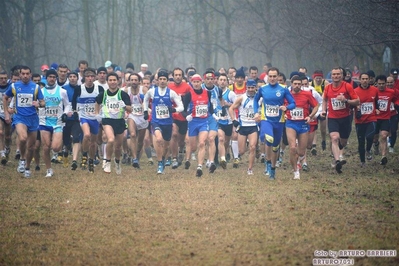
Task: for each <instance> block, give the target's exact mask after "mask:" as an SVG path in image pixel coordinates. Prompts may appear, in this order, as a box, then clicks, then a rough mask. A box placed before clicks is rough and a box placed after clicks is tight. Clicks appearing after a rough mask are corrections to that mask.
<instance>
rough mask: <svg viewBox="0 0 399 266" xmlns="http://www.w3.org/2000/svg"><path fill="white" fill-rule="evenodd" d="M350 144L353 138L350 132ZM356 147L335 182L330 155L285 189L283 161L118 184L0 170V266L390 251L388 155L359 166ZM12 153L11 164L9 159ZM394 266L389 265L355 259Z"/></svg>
mask: <svg viewBox="0 0 399 266" xmlns="http://www.w3.org/2000/svg"><path fill="white" fill-rule="evenodd" d="M352 135H354V134H353V133H352ZM356 151H357V143H356V141H355V140H351V144H350V146H349V147H348V149H347V151H346V156H347V160H348V164H347V165H345V166H344V168H343V171H344V173H343V174H341V175H338V174H336V173H335V171H334V170H333V169H332V168H331V166H330V162H331V158H330V157H329V153H324V154H320V153H319V155H318V156H316V157H309V159H308V163H309V165H310V167H311V170H310V172H308V173H304V172H302V173H301V180H293V179H292V178H293V173H292V172H291V170H290V168H289V167H288V165H287V162H288V156H287V155H288V154H286V155H285V158H284V159H285V162H284V165H283V167H281V168H279V169H277V176H276V178H277V180H275V181H269V180H268V178H267V177H266V176H264V175H263V174H262V172H263V168H264V167H263V165H262V164H260V163H257V165H256V167H255V169H254V173H255V175H254V176H251V177H248V176H247V175H246V166H245V163H246V159H245V158H246V157H244V160H243V161H244V164H242V165H241V166H240V168H239V169H232V165H231V164H230V165H228V169H227V170H225V171H224V170H222V169H217V170H216V172H215V173H214V174H213V175H210V174H209V173H208V172H207V171H205V174H204V176H203V178H201V179H198V178H196V177H195V167H193V165H192V167H191V169H189V170H184V169H183V168H182V167H180V168H178V169H176V170H173V169H171V168H167V169H166V171H165V172H166V174H165V175H160V176H157V175H156V166H155V165H154V166H147V165H145V161H146V160H143V162H142V169H140V170H136V169H133V168H132V167H131V166H126V165H124V166H123V169H122V175H120V176H117V175H115V174H110V175H107V174H104V173H103V172H102V170H101V168H100V166H97V167H96V169H95V173H94V174H89V173H88V172H86V171H83V170H80V169H78V170H77V171H71V170H70V169H64V168H63V167H62V165H55V166H54V171H55V176H54V177H53V178H45V177H44V176H45V169H44V168H45V167H44V166H42V170H41V171H40V172H35V173H33V178H32V179H24V178H21V175H20V174H19V173H17V172H16V166H17V161H15V160H13V159H11V160H10V162H9V163H8V164H7V166H5V167H1V178H0V265H26V264H33V265H82V264H84V265H311V264H312V259H313V258H316V257H315V255H314V252H315V251H316V250H326V251H328V250H335V251H338V250H347V249H355V250H370V249H373V250H379V249H384V250H398V249H399V205H398V203H399V178H398V177H399V175H398V162H399V160H398V158H397V155H395V156H392V155H391V156H390V157H389V160H390V161H389V163H388V165H387V167H386V168H383V167H382V166H380V165H379V158H378V160H377V159H374V160H373V161H371V162H368V166H367V167H366V168H358V166H359V162H358V156H357V155H356ZM12 155H13V154H12ZM355 265H399V257H398V256H396V257H393V258H371V257H360V258H355Z"/></svg>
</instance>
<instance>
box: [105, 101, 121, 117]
mask: <svg viewBox="0 0 399 266" xmlns="http://www.w3.org/2000/svg"><path fill="white" fill-rule="evenodd" d="M105 104H106V105H107V108H108V111H109V113H110V114H117V113H119V110H120V108H121V106H120V103H119V100H118V99H115V98H110V99H107V101H106V103H105Z"/></svg>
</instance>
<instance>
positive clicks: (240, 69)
mask: <svg viewBox="0 0 399 266" xmlns="http://www.w3.org/2000/svg"><path fill="white" fill-rule="evenodd" d="M235 77H236V78H238V77H241V78H245V72H244V67H240V68H239V69H237V72H236V76H235Z"/></svg>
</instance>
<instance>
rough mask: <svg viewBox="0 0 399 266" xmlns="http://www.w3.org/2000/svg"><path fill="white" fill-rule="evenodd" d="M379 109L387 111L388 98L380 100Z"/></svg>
mask: <svg viewBox="0 0 399 266" xmlns="http://www.w3.org/2000/svg"><path fill="white" fill-rule="evenodd" d="M378 107H379V108H378V109H379V110H380V111H383V112H386V111H387V110H388V100H378Z"/></svg>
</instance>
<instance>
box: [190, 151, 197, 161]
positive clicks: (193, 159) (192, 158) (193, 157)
mask: <svg viewBox="0 0 399 266" xmlns="http://www.w3.org/2000/svg"><path fill="white" fill-rule="evenodd" d="M196 160H197V158H196V157H195V152H192V153H191V161H196Z"/></svg>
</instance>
